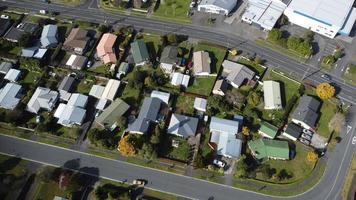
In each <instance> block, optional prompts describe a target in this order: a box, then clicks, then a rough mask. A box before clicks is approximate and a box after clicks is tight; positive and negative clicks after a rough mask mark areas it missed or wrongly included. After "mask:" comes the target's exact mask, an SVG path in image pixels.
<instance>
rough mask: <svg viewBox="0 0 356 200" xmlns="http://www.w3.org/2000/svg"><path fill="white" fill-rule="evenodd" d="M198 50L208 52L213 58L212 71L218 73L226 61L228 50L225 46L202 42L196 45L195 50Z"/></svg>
mask: <svg viewBox="0 0 356 200" xmlns="http://www.w3.org/2000/svg"><path fill="white" fill-rule="evenodd" d="M196 51H206V52H208V53H209V56H210V59H211V65H210V66H211V73H212V74H218V73H219V72H220V68H221V64H222V62H223V61H224V59H225V56H226V52H227V49H226V48H225V47H223V46H219V45H216V44H209V43H203V42H201V43H198V44H197V45H196V46H195V47H194V52H196Z"/></svg>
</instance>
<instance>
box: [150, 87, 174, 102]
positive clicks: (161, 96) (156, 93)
mask: <svg viewBox="0 0 356 200" xmlns="http://www.w3.org/2000/svg"><path fill="white" fill-rule="evenodd" d="M151 97H156V98H158V99H161V100H162V101H163V102H165V103H166V104H168V102H169V97H170V94H169V93H168V92H161V91H158V90H153V91H152V93H151Z"/></svg>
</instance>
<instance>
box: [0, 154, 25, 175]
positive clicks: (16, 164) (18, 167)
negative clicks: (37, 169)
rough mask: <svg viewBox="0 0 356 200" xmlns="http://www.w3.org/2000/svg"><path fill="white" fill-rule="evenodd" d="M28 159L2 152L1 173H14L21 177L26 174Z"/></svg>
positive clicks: (0, 157) (0, 159) (0, 158)
mask: <svg viewBox="0 0 356 200" xmlns="http://www.w3.org/2000/svg"><path fill="white" fill-rule="evenodd" d="M26 165H27V161H25V160H21V158H15V157H10V156H6V155H3V154H0V174H3V173H5V174H12V175H14V176H16V177H20V176H22V175H24V174H25V172H26V169H25V167H26Z"/></svg>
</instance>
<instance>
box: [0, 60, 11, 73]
mask: <svg viewBox="0 0 356 200" xmlns="http://www.w3.org/2000/svg"><path fill="white" fill-rule="evenodd" d="M11 68H12V63H10V62H2V63H1V64H0V73H1V74H7V73H8V72H9V71H10V69H11Z"/></svg>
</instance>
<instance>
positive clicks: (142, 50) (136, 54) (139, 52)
mask: <svg viewBox="0 0 356 200" xmlns="http://www.w3.org/2000/svg"><path fill="white" fill-rule="evenodd" d="M131 53H132V57H133V60H134V62H135V64H136V65H144V64H146V63H148V62H149V61H150V56H149V54H148V50H147V46H146V43H145V42H144V41H143V40H136V41H134V42H132V43H131Z"/></svg>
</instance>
